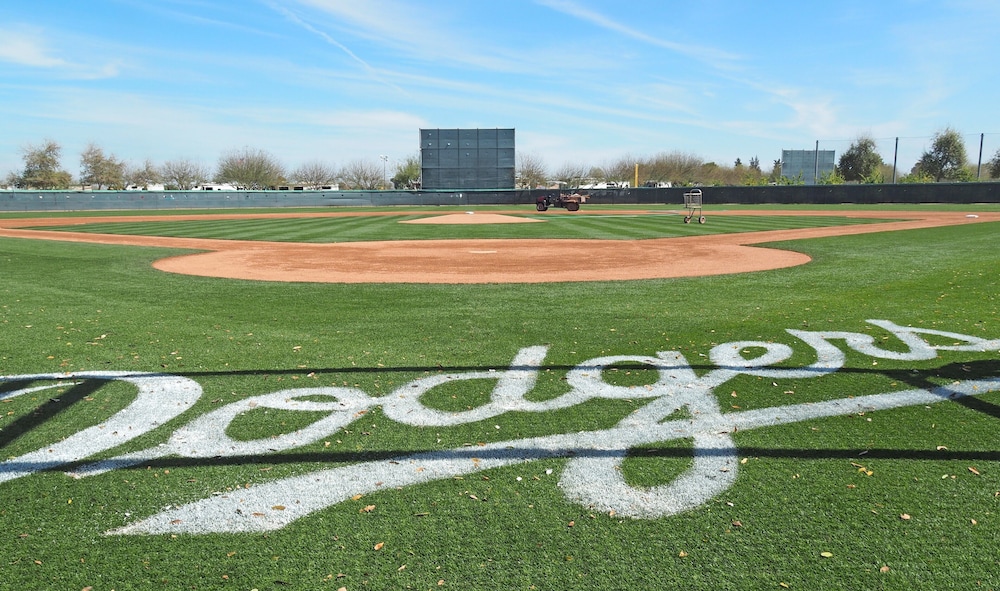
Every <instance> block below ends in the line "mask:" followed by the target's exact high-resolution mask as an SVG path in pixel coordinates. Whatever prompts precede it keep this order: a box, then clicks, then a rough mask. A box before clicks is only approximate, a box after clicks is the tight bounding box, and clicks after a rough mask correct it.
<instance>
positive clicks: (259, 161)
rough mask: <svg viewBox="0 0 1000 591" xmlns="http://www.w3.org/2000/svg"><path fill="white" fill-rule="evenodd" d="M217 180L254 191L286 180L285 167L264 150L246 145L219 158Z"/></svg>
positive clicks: (268, 187) (216, 172) (272, 186)
mask: <svg viewBox="0 0 1000 591" xmlns="http://www.w3.org/2000/svg"><path fill="white" fill-rule="evenodd" d="M215 180H216V181H217V182H220V183H231V184H233V185H236V186H237V187H239V188H241V189H250V190H254V191H259V190H265V189H272V188H274V187H276V186H278V185H280V184H283V183H284V182H285V168H284V166H282V165H281V163H280V162H278V160H277V159H276V158H275V157H274V156H272V155H271V154H269V153H267V152H266V151H264V150H260V149H258V148H250V147H244V148H242V149H239V150H230V151H229V152H226V153H225V154H223V155H222V157H221V158H219V166H218V168H217V169H216V171H215Z"/></svg>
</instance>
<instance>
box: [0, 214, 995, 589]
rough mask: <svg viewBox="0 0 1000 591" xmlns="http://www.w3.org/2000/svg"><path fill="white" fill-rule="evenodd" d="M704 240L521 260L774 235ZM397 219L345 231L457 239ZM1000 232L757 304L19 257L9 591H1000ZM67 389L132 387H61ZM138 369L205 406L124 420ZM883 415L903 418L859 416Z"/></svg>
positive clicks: (814, 266)
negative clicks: (246, 275) (280, 279)
mask: <svg viewBox="0 0 1000 591" xmlns="http://www.w3.org/2000/svg"><path fill="white" fill-rule="evenodd" d="M994 210H995V209H994ZM440 211H441V210H440V209H439V208H435V209H433V210H430V209H429V210H428V213H440ZM486 211H489V210H488V209H487V210H486ZM897 211H900V208H886V218H892V217H893V215H892V214H893V213H894V212H897ZM808 212H809V210H808V209H803V213H804V214H807V213H808ZM706 215H708V216H709V224H706V225H705V226H696V225H690V226H684V225H683V224H681V223H680V222H679V218H678V219H676V220H672V221H669V222H664V221H663V220H657V221H656V222H655V223H654V224H650V220H649V219H648V218H643V217H628V216H622V217H617V216H616V217H615V218H609V219H608V220H605V221H603V222H597V221H595V220H592V219H589V218H587V217H585V216H560V217H558V222H557V223H549V224H521V225H517V226H516V228H517V230H513V229H511V228H514V226H511V227H507V228H503V229H500V230H496V229H494V230H492V231H494V232H500V233H501V235H500V236H493V235H490V236H489V237H504V236H506V235H507V234H505V233H506V232H515V231H517V232H531V237H543V236H544V235H546V234H545V233H546V232H548V233H550V234H549V235H551V236H552V237H583V238H587V237H591V238H612V237H614V238H640V237H652V236H662V235H665V234H663V233H664V232H713V231H746V228H745V226H741V225H740V223H739V220H744V218H742V217H739V218H733V219H735V220H737V224H736V225H735V226H734V227H733V228H731V229H726V227H725V224H727V223H729V222H724V221H723V218H722V217H721V216H718V217H712V212H711V211H707V212H706ZM22 217H23V216H22ZM399 219H400V218H398V217H395V216H394V217H392V218H388V219H380V218H359V219H352V220H350V222H349V223H350V226H347V225H343V226H336V233H337V235H338V236H340V237H341V238H340V239H351V240H374V239H396V238H402V237H421V236H419V235H416V234H409V233H411V232H413V233H419V232H424V231H426V230H423V229H419V228H415V227H412V226H409V227H406V226H401V225H399V224H396V223H395V222H396V221H398V220H399ZM553 219H555V218H553ZM611 219H613V220H614V221H613V223H610V220H611ZM843 222H844V220H841V219H829V218H824V219H820V220H816V219H810V218H808V217H805V216H804V217H802V218H789V219H787V220H785V219H778V218H776V217H775V218H770V217H765V218H762V219H761V220H758V222H757V223H762V224H767V225H770V226H773V227H809V225H810V224H817V223H820V224H824V225H826V224H831V223H843ZM314 223H315V224H316V225H313V224H314ZM326 223H327V224H330V223H333V222H330V221H329V220H328V221H327V222H326ZM335 223H336V224H340V223H341V221H337V222H335ZM343 223H344V224H347V222H343ZM743 223H745V221H744V222H743ZM775 224H777V225H778V226H774V225H775ZM664 225H666V226H669V229H666V230H664V229H660V228H661V227H662V226H664ZM404 227H406V229H403V228H404ZM526 227H530V230H529V229H525V228H526ZM73 229H74V230H79V229H80V228H79V227H74V228H73ZM88 229H92V230H95V231H98V230H99V231H109V228H108V226H102V227H100V228H97V227H93V228H88ZM767 229H770V227H769V228H767ZM118 230H119V231H120V230H126V231H129V232H136V233H161V232H162V233H163V234H165V235H178V236H181V235H182V236H205V237H227V238H240V239H266V240H328V239H329V238H328V236H329V234H330V233H331V226H329V225H326V226H324V225H323V224H320V223H316V222H313V221H308V222H303V221H297V222H293V221H287V220H286V221H282V222H280V223H268V224H266V225H263V226H261V225H259V224H257V223H256V222H243V221H238V222H227V223H225V224H223V225H222V226H220V225H219V222H211V223H209V222H207V221H204V222H172V221H169V220H165V221H163V222H156V223H144V224H142V225H141V226H140V227H128V228H125V227H119V229H118ZM440 231H444V230H441V228H437V229H435V232H440ZM484 231H486V230H482V229H480V228H478V227H477V226H451V227H448V229H447V230H446V232H447V233H446V234H445V236H441V235H440V234H437V235H435V236H433V237H481V235H480V234H478V233H479V232H484ZM657 232H660V233H659V234H657ZM998 232H1000V225H998V224H996V223H980V224H972V225H963V226H956V227H944V228H935V229H928V230H919V231H899V232H883V233H875V234H867V235H857V236H849V237H839V238H825V239H817V240H808V241H795V242H786V243H781V244H774V245H772V246H780V247H782V248H790V249H794V250H797V251H801V252H805V253H807V254H808V255H810V256H811V257H812V258H813V262H812V263H810V264H808V265H805V266H801V267H796V268H789V269H781V270H777V271H768V272H761V273H752V274H736V275H723V276H715V277H709V278H698V279H675V280H650V281H635V282H596V283H565V284H528V285H477V286H450V285H367V284H357V285H337V284H305V283H266V282H253V281H237V280H224V279H212V278H202V277H188V276H181V275H173V274H166V273H161V272H158V271H156V270H154V269H152V267H151V266H150V265H151V263H152V262H153V261H154V260H156V259H159V258H162V257H164V256H167V255H170V254H177V253H178V252H179V251H171V250H165V249H156V248H140V247H116V246H104V245H94V244H71V243H59V242H44V241H34V240H22V239H8V238H0V376H4V377H3V381H0V446H2V449H3V458H4V459H5V460H6V462H5V463H3V464H0V526H2V527H0V531H2V535H0V589H70V590H78V589H84V588H88V587H90V588H92V590H93V591H104V590H110V589H114V590H117V591H123V590H131V589H241V590H250V589H258V590H261V591H263V590H265V589H331V590H337V589H341V588H344V589H347V590H348V591H354V590H361V589H461V590H478V589H497V590H500V589H504V590H506V589H551V590H566V589H630V590H631V589H675V588H677V589H713V590H714V589H778V590H780V589H784V588H787V589H802V590H814V589H1000V574H998V573H1000V543H998V542H997V534H996V532H997V529H998V527H1000V449H998V446H1000V439H998V435H997V433H998V432H1000V430H998V425H1000V354H998V350H1000V248H998V247H997V235H998ZM872 320H874V321H887V322H888V323H892V324H886V323H885V322H876V323H873V322H871V321H872ZM887 326H888V327H890V328H891V327H892V326H896V327H912V328H913V329H914V330H915V331H916V332H908V331H907V329H904V328H896V329H895V332H894V331H893V330H890V329H889V328H886V327H887ZM789 330H791V331H795V332H788V331H789ZM920 331H932V332H920ZM832 333H837V334H832ZM810 335H813V336H812V337H811V336H810ZM817 335H818V336H817ZM859 335H866V336H868V337H870V341H865V339H864V338H862V337H861V336H859ZM820 337H822V338H820ZM901 337H902V338H903V339H910V340H909V341H906V342H904V341H903V340H901ZM810 339H811V340H810ZM817 339H819V340H817ZM817 343H819V345H817ZM822 343H826V345H823V344H822ZM817 346H819V347H820V349H817V348H816V347H817ZM834 351H839V352H840V353H834ZM658 353H659V356H658ZM838 355H839V356H838ZM734 356H735V357H734ZM734 358H735V359H741V360H745V361H746V362H745V363H738V364H736V365H739V367H735V366H734V364H733V363H732V360H733V359H734ZM757 358H760V359H765V358H766V359H767V362H764V361H761V362H760V363H758V364H756V365H755V364H754V363H753V360H754V359H757ZM726 360H728V362H727V361H726ZM747 366H750V367H747ZM734 367H735V369H733V368H734ZM730 370H731V371H730ZM68 372H103V373H99V374H97V376H96V377H90V378H86V377H84V376H81V377H80V378H79V379H76V380H68V379H63V380H55V379H53V378H54V374H66V373H68ZM108 372H134V373H133V374H130V375H137V376H144V375H145V374H146V373H147V372H149V373H155V374H161V375H162V376H172V379H174V380H175V381H178V382H179V383H182V388H181V390H177V391H170V392H168V393H164V392H159V391H154V392H153V393H152V396H153V398H156V397H157V396H159V399H160V400H161V401H162V400H163V399H164V398H166V399H170V396H188V397H189V399H190V404H189V405H186V406H178V405H173V406H170V405H167V406H168V407H169V408H168V409H166V410H160V411H158V412H159V413H160V414H158V415H156V414H155V413H154V416H147V415H142V416H139V415H136V416H134V417H130V420H131V422H128V421H126V422H119V421H116V417H120V416H122V415H123V414H124V413H127V412H128V411H129V409H130V408H138V407H139V406H140V402H139V401H140V400H142V398H141V396H139V395H137V391H138V390H139V389H140V387H139V386H138V385H137V383H139V382H136V381H131V382H130V381H128V379H127V378H125V377H121V378H120V379H112V377H111V376H109V374H108ZM727 372H728V373H727ZM449 375H450V376H452V379H450V380H446V379H444V376H449ZM147 379H152V378H148V377H147ZM156 379H160V378H156ZM154 381H155V380H154ZM156 383H157V384H159V383H161V382H156ZM183 387H186V388H188V389H187V390H183ZM192 388H194V390H192ZM199 388H200V390H198V389H199ZM941 388H944V390H941ZM910 391H912V392H918V393H919V392H924V393H925V394H922V395H916V394H915V395H913V397H912V399H911V398H905V397H903V396H902V395H900V394H899V393H902V392H910ZM178 392H181V394H178ZM276 392H278V393H279V394H277V395H275V396H271V397H268V396H266V395H268V394H271V393H276ZM927 393H929V394H927ZM699 394H701V395H700V396H699ZM877 395H885V396H882V397H881V398H868V399H860V400H861V401H860V402H859V398H860V397H862V396H877ZM928 396H930V398H928ZM904 398H905V400H904ZM869 400H871V401H875V400H878V401H887V402H886V404H885V407H884V408H882V409H880V410H869V409H867V408H860V409H858V408H853V407H852V406H851V405H852V404H865V402H864V401H869ZM836 401H842V402H843V406H844V407H843V408H842V409H841V408H840V407H837V409H835V410H832V411H830V412H826V411H823V410H822V409H827V408H833V406H835V404H834V403H836ZM852 401H853V402H852ZM293 402H294V403H296V404H298V406H296V404H293ZM143 404H145V403H143ZM776 407H777V408H776ZM143 408H145V407H143ZM769 409H770V410H769ZM789 409H793V410H789ZM796 413H800V414H796ZM810 413H811V414H810ZM824 413H825V414H824ZM777 415H782V416H787V417H792V418H790V419H789V418H786V419H785V420H782V421H776V420H774V417H775V416H777ZM143 421H146V422H147V423H148V424H144V423H143ZM712 421H715V422H712ZM754 421H759V422H756V423H755V422H754ZM143 425H145V426H143ZM130 429H131V432H130ZM85 430H87V431H85ZM78 433H84V435H81V436H75V435H74V434H78ZM102 442H108V443H106V444H105V443H102ZM95 446H96V447H95ZM733 446H735V450H734V449H733ZM695 449H698V450H699V452H698V454H696V453H695ZM49 450H52V451H49ZM136 452H141V453H136ZM129 453H135V454H136V457H137V459H136V460H134V462H133V463H129V462H128V461H126V459H125V458H122V457H121V456H124V455H125V454H129ZM63 456H65V457H66V458H68V459H60V458H62V457H63ZM53 458H55V459H53ZM112 458H118V461H117V462H116V463H105V464H100V463H97V464H95V463H96V462H98V461H99V460H109V459H112ZM727 462H729V463H727ZM95 466H96V467H95ZM699 466H702V467H704V466H708V468H707V469H705V470H702V471H701V472H699V470H700V469H701V468H699ZM104 468H112V469H107V470H105V471H101V470H104ZM67 472H76V473H77V476H81V477H79V478H74V477H71V476H69V475H67ZM692 473H697V474H698V475H699V476H698V478H696V479H695V480H694V481H690V482H689V481H688V480H685V478H687V476H686V475H690V474H692ZM87 474H89V475H87ZM689 483H690V486H688V484H689ZM720 483H721V484H720ZM712 487H716V488H714V489H713V488H712ZM324 495H325V496H324ZM317 499H318V500H317ZM657 499H660V500H662V501H663V502H664V503H665V504H663V505H657ZM313 505H315V506H313ZM189 506H190V507H194V508H195V510H190V511H189V510H188V509H187V508H188V507H189ZM307 507H308V508H307ZM677 507H679V508H677ZM633 514H635V515H633ZM220 515H221V516H222V517H220ZM227 516H228V517H227ZM150 524H153V525H150ZM265 526H267V527H271V529H265ZM239 528H242V529H243V531H235V530H236V529H239ZM144 529H148V530H149V531H152V533H149V532H148V531H144Z"/></svg>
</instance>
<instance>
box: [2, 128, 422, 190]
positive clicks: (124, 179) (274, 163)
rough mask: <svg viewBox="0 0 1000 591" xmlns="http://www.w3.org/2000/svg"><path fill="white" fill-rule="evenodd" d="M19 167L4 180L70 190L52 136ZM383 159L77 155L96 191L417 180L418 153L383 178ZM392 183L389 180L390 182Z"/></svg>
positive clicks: (257, 153)
mask: <svg viewBox="0 0 1000 591" xmlns="http://www.w3.org/2000/svg"><path fill="white" fill-rule="evenodd" d="M21 155H22V160H23V163H24V167H23V168H22V170H20V171H17V172H11V173H9V174H8V175H7V177H6V178H5V179H4V180H3V184H4V185H6V186H7V187H11V188H15V189H43V190H44V189H54V190H58V189H69V188H70V187H72V186H73V185H74V177H73V175H72V174H70V173H69V172H68V171H66V170H65V168H63V166H62V162H61V157H62V147H61V146H60V145H59V144H58V143H57V142H55V141H53V140H45V141H43V142H42V143H40V144H37V145H28V146H25V147H24V148H22V150H21ZM386 175H387V170H386V168H385V165H384V163H377V162H371V161H366V160H360V159H359V160H354V161H352V162H348V163H347V164H344V165H343V166H342V167H340V168H336V167H334V166H333V165H332V164H328V163H325V162H322V161H319V160H315V161H311V162H307V163H305V164H302V165H301V166H299V167H297V168H294V169H292V170H287V169H286V168H285V167H284V166H283V165H282V164H281V162H280V161H279V160H278V159H277V158H276V157H274V156H273V155H272V154H270V153H268V152H267V151H265V150H261V149H258V148H251V147H244V148H240V149H233V150H229V151H228V152H225V153H223V154H222V155H221V156H220V157H219V161H218V163H217V164H216V166H215V169H214V171H213V170H210V169H209V168H208V167H207V166H205V165H204V164H202V163H200V162H196V161H194V160H190V159H185V158H182V159H178V160H170V161H167V162H164V163H162V164H159V165H157V164H155V163H153V162H152V161H150V160H146V161H144V162H143V163H142V164H138V165H136V164H132V163H129V162H126V161H124V160H121V159H120V158H118V157H117V156H115V155H114V154H108V153H106V152H105V151H104V149H103V148H101V147H100V146H97V145H95V144H89V145H87V147H86V148H85V149H84V150H83V152H82V153H81V154H80V173H79V176H78V177H77V178H76V183H77V184H78V185H79V186H84V187H90V188H91V189H95V190H102V189H108V190H122V189H128V188H135V189H148V188H150V187H159V186H163V188H164V189H168V190H175V191H186V190H190V189H194V188H196V187H199V186H201V185H204V184H206V183H210V182H211V183H219V184H228V185H232V186H234V187H236V188H239V189H245V190H252V191H259V190H268V189H276V188H279V187H283V186H302V187H304V188H307V189H319V188H323V187H331V186H339V187H340V188H346V189H380V188H387V187H389V186H395V187H401V188H412V187H414V186H417V184H418V183H419V179H420V158H419V157H418V156H411V157H409V158H407V159H405V160H403V161H401V162H398V163H395V164H394V170H393V176H392V178H391V179H388V178H386ZM390 183H391V185H390Z"/></svg>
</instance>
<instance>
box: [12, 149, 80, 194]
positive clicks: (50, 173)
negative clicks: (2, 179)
mask: <svg viewBox="0 0 1000 591" xmlns="http://www.w3.org/2000/svg"><path fill="white" fill-rule="evenodd" d="M61 153H62V148H61V147H60V146H59V144H57V143H56V142H54V141H52V140H45V141H44V142H42V144H41V145H40V146H33V145H30V144H29V145H27V146H25V147H24V148H21V156H22V159H23V160H24V170H23V171H21V174H19V175H16V174H14V173H11V174H10V176H9V177H8V182H10V184H11V185H13V186H15V187H18V188H24V189H43V190H44V189H68V188H69V184H70V183H71V182H72V180H73V177H72V176H71V175H70V174H69V173H68V172H66V171H65V170H62V167H61V166H62V165H61V164H60V163H59V160H60V157H61Z"/></svg>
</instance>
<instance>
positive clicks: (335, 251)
mask: <svg viewBox="0 0 1000 591" xmlns="http://www.w3.org/2000/svg"><path fill="white" fill-rule="evenodd" d="M412 213H413V212H399V211H389V212H376V213H359V212H343V213H319V214H315V213H296V212H281V213H275V214H202V215H179V216H169V219H171V220H177V219H197V220H206V219H247V218H258V219H264V218H269V217H281V218H292V217H303V218H305V217H345V216H352V217H358V216H373V215H400V214H412ZM419 213H424V212H419ZM510 213H513V214H516V213H522V214H523V212H510ZM623 213H628V214H635V215H643V214H655V215H658V216H661V217H663V219H664V223H681V221H680V217H679V216H677V217H674V216H665V215H664V212H663V211H657V212H652V211H628V212H623V211H608V212H606V214H618V215H621V214H623ZM553 215H574V216H580V215H602V212H593V213H590V212H587V213H583V212H576V213H572V214H562V213H559V212H554V213H553ZM719 215H740V216H746V215H768V216H776V215H793V216H803V215H809V216H824V215H825V216H842V217H843V216H849V217H867V218H892V219H893V220H894V221H887V222H880V223H872V224H864V225H857V226H834V227H824V228H809V229H801V230H776V231H765V232H748V233H741V234H719V235H710V236H697V237H684V238H659V239H650V240H572V239H554V240H542V239H463V240H404V241H385V242H353V243H330V244H303V243H286V242H255V241H239V240H210V239H191V238H165V237H150V236H124V235H111V234H91V233H83V232H55V231H42V230H30V229H28V228H29V227H31V226H53V225H60V224H63V225H70V224H87V223H95V222H102V223H103V222H134V221H146V220H164V219H167V218H165V217H164V216H149V217H142V216H116V217H90V218H36V219H8V220H0V236H6V237H16V238H35V239H45V240H60V241H71V242H92V243H101V244H121V245H133V246H157V247H165V248H183V249H191V250H200V251H203V252H198V253H194V254H185V255H181V256H173V257H169V258H164V259H160V260H158V261H156V262H155V263H154V264H153V266H154V267H155V268H156V269H159V270H161V271H165V272H170V273H180V274H186V275H196V276H205V277H222V278H231V279H250V280H261V281H284V282H310V283H450V284H483V283H545V282H565V281H614V280H635V279H657V278H672V277H693V276H704V275H719V274H726V273H742V272H751V271H764V270H769V269H778V268H783V267H789V266H794V265H801V264H804V263H807V262H809V260H810V259H809V257H808V256H806V255H804V254H801V253H797V252H792V251H786V250H780V249H775V248H765V247H760V246H755V245H757V244H762V243H767V242H775V241H781V240H797V239H806V238H821V237H827V236H840V235H848V234H862V233H870V232H884V231H891V230H905V229H915V228H929V227H935V226H945V225H954V224H968V223H982V222H989V221H998V220H1000V212H977V213H976V214H975V216H972V215H969V214H966V213H964V212H963V213H951V212H947V213H945V212H910V211H882V212H879V211H839V210H838V211H826V212H819V211H808V212H804V211H787V212H786V211H746V210H740V211H732V212H721V211H720V212H713V213H712V214H711V216H710V217H712V216H719ZM459 220H462V221H459ZM674 220H676V222H674ZM539 222H544V220H542V219H538V218H523V217H518V216H517V215H504V214H480V213H473V214H471V215H470V214H467V213H466V214H449V215H445V216H428V217H426V218H421V219H418V220H409V221H408V222H407V223H539Z"/></svg>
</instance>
